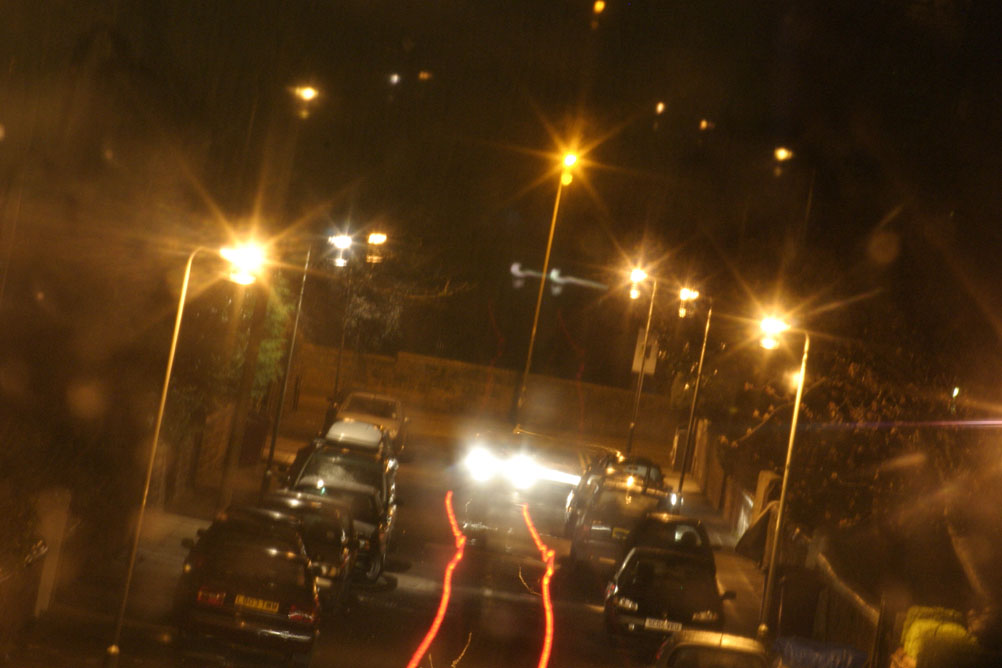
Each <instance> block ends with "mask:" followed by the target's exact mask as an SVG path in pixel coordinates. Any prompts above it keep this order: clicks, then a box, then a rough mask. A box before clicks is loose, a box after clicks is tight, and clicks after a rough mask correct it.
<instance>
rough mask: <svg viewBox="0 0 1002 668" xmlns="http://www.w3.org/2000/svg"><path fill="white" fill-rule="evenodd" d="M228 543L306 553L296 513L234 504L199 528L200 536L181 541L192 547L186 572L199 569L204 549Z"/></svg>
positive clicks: (206, 550)
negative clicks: (294, 515)
mask: <svg viewBox="0 0 1002 668" xmlns="http://www.w3.org/2000/svg"><path fill="white" fill-rule="evenodd" d="M227 543H252V544H257V545H260V546H261V547H268V548H272V549H275V550H279V551H282V552H291V553H293V554H296V555H300V556H303V557H306V556H307V554H306V547H305V545H304V543H303V538H302V535H301V533H300V524H299V521H298V520H297V519H296V518H295V517H293V516H291V515H288V514H286V513H281V512H276V511H274V510H267V509H265V508H252V507H244V506H234V507H231V508H227V509H226V510H225V511H223V512H221V513H219V514H217V515H216V518H215V520H213V522H212V524H210V525H209V527H208V528H206V529H199V530H198V539H197V540H192V539H191V538H184V539H182V540H181V545H182V546H183V547H186V548H188V549H189V553H188V557H187V558H186V559H185V562H184V572H185V573H188V572H190V571H191V570H192V569H193V568H195V569H197V567H198V566H199V565H200V564H201V563H202V561H203V559H202V558H201V555H202V554H203V553H207V552H210V551H212V550H214V549H217V547H218V546H219V545H222V544H227Z"/></svg>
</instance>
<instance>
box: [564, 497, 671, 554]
mask: <svg viewBox="0 0 1002 668" xmlns="http://www.w3.org/2000/svg"><path fill="white" fill-rule="evenodd" d="M667 504H668V495H667V493H666V492H665V491H664V490H661V489H654V488H650V487H642V486H638V485H636V484H635V483H633V482H632V481H626V482H606V483H605V484H603V485H602V487H601V488H600V489H599V490H598V491H597V492H596V494H595V495H594V496H593V497H592V499H591V501H590V502H589V504H588V507H587V509H586V510H585V512H584V514H583V515H582V517H581V521H580V522H579V523H578V525H577V527H576V528H575V530H574V535H573V537H572V538H571V550H570V558H571V561H572V562H573V563H574V564H575V565H576V566H581V565H586V566H590V567H591V568H593V569H595V570H597V571H598V572H609V571H611V570H612V569H614V568H615V567H616V565H617V564H619V563H620V561H621V560H622V558H623V556H624V555H625V554H626V543H627V539H628V538H629V537H630V534H631V533H632V532H633V530H634V528H635V527H636V526H637V525H638V524H639V523H640V521H641V520H642V519H643V517H644V516H645V515H647V513H649V512H651V511H658V510H662V509H664V508H665V507H666V506H667Z"/></svg>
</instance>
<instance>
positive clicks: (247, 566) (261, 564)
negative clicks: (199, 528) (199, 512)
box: [206, 549, 308, 588]
mask: <svg viewBox="0 0 1002 668" xmlns="http://www.w3.org/2000/svg"><path fill="white" fill-rule="evenodd" d="M206 572H207V573H208V574H211V575H212V576H214V577H217V578H219V579H221V580H224V581H235V582H253V583H258V584H265V585H268V586H278V587H287V588H288V587H293V588H302V587H305V586H306V582H307V577H308V576H307V574H306V567H305V565H304V564H303V563H301V562H298V561H294V560H292V559H287V558H285V557H283V556H275V555H272V554H269V553H268V551H266V550H250V549H248V550H220V551H218V552H214V553H212V554H211V555H210V556H209V558H208V561H207V569H206Z"/></svg>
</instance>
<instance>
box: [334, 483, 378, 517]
mask: <svg viewBox="0 0 1002 668" xmlns="http://www.w3.org/2000/svg"><path fill="white" fill-rule="evenodd" d="M320 493H321V494H322V495H323V496H324V498H327V499H330V500H331V501H334V502H335V503H337V504H338V505H341V506H344V507H345V508H347V509H348V511H349V512H351V516H352V517H353V518H354V519H355V521H358V522H366V523H368V524H376V523H377V522H378V521H379V508H378V505H377V501H376V497H375V496H373V495H372V494H371V493H368V492H356V491H352V490H349V489H338V488H337V487H325V488H323V489H322V490H321V492H320Z"/></svg>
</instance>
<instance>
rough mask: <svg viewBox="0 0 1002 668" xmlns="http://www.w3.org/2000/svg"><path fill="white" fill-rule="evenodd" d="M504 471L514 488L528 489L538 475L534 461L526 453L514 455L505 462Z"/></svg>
mask: <svg viewBox="0 0 1002 668" xmlns="http://www.w3.org/2000/svg"><path fill="white" fill-rule="evenodd" d="M504 473H505V477H506V478H508V482H510V483H511V484H512V486H513V487H514V488H515V489H529V488H530V487H532V486H533V485H534V484H535V482H536V478H538V477H539V473H538V471H537V469H536V462H534V461H532V458H530V457H529V456H528V455H515V456H514V457H512V458H511V459H509V460H508V461H507V462H505V467H504Z"/></svg>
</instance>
